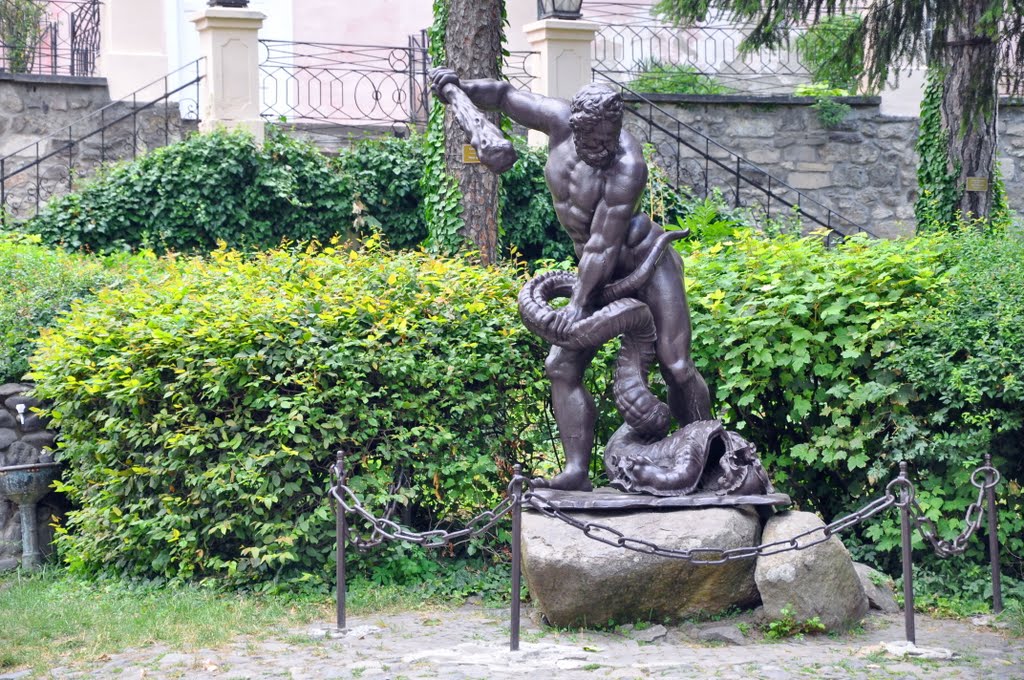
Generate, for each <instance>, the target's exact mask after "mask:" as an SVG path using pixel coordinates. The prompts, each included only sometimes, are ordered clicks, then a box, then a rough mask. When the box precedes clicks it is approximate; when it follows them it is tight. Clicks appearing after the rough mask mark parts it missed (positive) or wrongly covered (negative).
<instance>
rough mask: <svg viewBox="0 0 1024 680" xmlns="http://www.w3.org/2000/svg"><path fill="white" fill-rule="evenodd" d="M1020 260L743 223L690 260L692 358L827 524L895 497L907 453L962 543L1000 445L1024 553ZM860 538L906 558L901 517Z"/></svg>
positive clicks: (863, 551)
mask: <svg viewBox="0 0 1024 680" xmlns="http://www.w3.org/2000/svg"><path fill="white" fill-rule="evenodd" d="M1022 256H1024V241H1022V240H1021V239H1020V237H1019V236H1010V235H1001V236H998V237H997V236H986V235H984V234H978V233H974V232H971V233H967V234H963V235H960V236H957V237H952V236H946V235H936V236H931V237H927V238H923V237H922V238H917V239H914V240H910V241H866V240H862V239H859V238H854V239H849V240H848V241H847V242H846V243H845V244H844V245H842V246H841V247H838V248H836V249H834V250H831V251H829V250H825V249H824V246H823V245H822V244H821V241H820V239H818V238H809V239H794V238H791V237H779V238H776V239H773V240H761V239H759V238H757V237H756V236H752V235H750V234H749V233H745V232H743V231H737V232H735V234H734V237H733V238H732V239H731V240H728V241H720V242H718V243H716V244H713V245H711V246H709V247H705V248H703V249H698V250H695V251H694V252H693V253H692V254H691V255H690V257H688V259H687V276H688V287H689V297H690V305H691V312H692V317H693V326H694V359H695V362H696V363H697V365H698V367H699V368H700V370H701V371H702V373H703V374H704V376H705V378H706V379H707V381H708V383H709V384H710V385H711V386H712V390H713V397H714V399H715V401H716V404H717V410H718V415H719V416H720V417H722V418H723V419H724V420H726V422H727V423H729V425H730V426H731V427H733V428H735V429H737V430H738V431H739V432H741V433H742V434H744V435H745V436H746V437H748V438H749V439H751V440H752V441H753V442H755V443H756V444H757V446H758V448H759V450H760V452H761V454H762V456H763V459H764V461H765V463H766V466H767V468H768V469H769V471H770V473H771V474H772V475H773V477H774V479H775V480H776V482H777V484H778V486H779V487H780V489H781V490H782V491H784V492H787V493H790V494H791V495H792V496H793V497H794V499H795V500H796V501H797V502H798V503H799V504H800V505H801V506H803V507H805V508H809V509H813V510H817V511H820V512H821V514H822V515H823V516H824V517H825V518H826V519H827V520H831V519H833V518H835V517H838V516H840V515H843V514H846V513H847V512H849V511H851V510H853V509H855V508H857V507H860V506H861V505H863V504H864V503H865V502H867V501H868V500H871V499H873V498H875V497H877V496H879V495H881V494H882V491H883V486H884V484H885V482H887V481H888V480H889V479H891V478H892V477H894V476H895V474H896V466H897V463H898V462H899V461H900V460H908V461H910V462H911V464H912V468H911V470H912V472H911V474H912V475H913V478H914V479H915V481H916V484H917V489H918V499H919V500H920V502H921V504H922V506H923V507H924V508H925V510H926V513H927V514H928V515H929V517H932V518H933V519H935V520H937V521H938V522H939V530H940V532H941V533H942V535H943V536H944V537H946V538H949V537H951V536H953V535H955V534H956V533H958V532H959V531H960V529H961V528H962V523H963V513H964V511H965V509H966V507H967V505H968V504H969V503H970V502H972V501H973V500H974V499H975V498H976V495H977V490H976V489H975V488H974V487H973V486H971V485H970V484H969V480H968V477H969V473H970V470H972V469H973V468H974V467H976V466H977V464H978V463H979V461H980V459H981V456H982V455H983V454H984V453H986V452H990V453H992V454H993V455H994V458H995V463H996V465H997V466H998V467H999V468H1000V469H1001V470H1002V471H1003V474H1004V476H1005V478H1006V480H1007V481H1006V482H1005V483H1004V484H1003V485H1001V487H1000V489H999V494H1000V499H1001V500H1000V535H1001V537H1002V540H1003V541H1004V543H1003V545H1004V546H1006V547H1007V548H1008V549H1009V550H1011V551H1013V552H1014V553H1015V554H1018V555H1019V554H1021V552H1022V550H1024V540H1022V538H1021V536H1022V530H1024V521H1022V519H1021V510H1022V507H1024V496H1022V493H1021V489H1020V482H1021V480H1022V478H1024V469H1022V466H1021V460H1022V456H1021V448H1020V442H1021V441H1022V439H1024V425H1022V418H1024V399H1022V398H1021V396H1022V395H1021V389H1022V388H1021V385H1020V380H1021V377H1022V376H1024V371H1022V368H1024V367H1022V365H1021V359H1020V357H1022V356H1024V333H1022V332H1021V330H1020V329H1021V324H1020V318H1022V306H1024V292H1022V290H1021V286H1022V285H1024V284H1022V282H1024V264H1022V263H1024V257H1022ZM848 540H849V541H850V544H851V545H853V546H854V547H855V552H857V554H858V556H859V557H861V558H863V559H869V560H870V561H873V562H875V563H877V564H879V565H880V566H883V567H886V568H888V569H889V570H890V571H892V570H893V568H894V567H895V566H896V565H897V564H898V554H897V553H898V550H896V548H897V546H898V541H899V524H898V518H897V516H896V514H895V513H890V514H888V515H884V516H881V517H879V518H875V519H874V520H872V521H871V522H869V523H868V524H867V525H865V526H862V527H861V528H859V529H858V530H856V531H855V532H854V533H853V534H851V535H850V538H849V539H848ZM972 546H973V547H972V556H973V559H976V560H980V559H981V557H982V554H983V549H982V544H981V541H977V542H975V543H973V544H972ZM1019 567H1020V565H1018V566H1017V567H1016V568H1018V569H1019Z"/></svg>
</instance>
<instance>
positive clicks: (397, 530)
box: [330, 475, 524, 550]
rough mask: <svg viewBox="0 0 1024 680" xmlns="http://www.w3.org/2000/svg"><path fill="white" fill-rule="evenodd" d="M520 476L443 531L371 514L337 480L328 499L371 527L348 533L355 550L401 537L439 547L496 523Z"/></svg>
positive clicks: (512, 501)
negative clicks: (498, 496) (496, 498)
mask: <svg viewBox="0 0 1024 680" xmlns="http://www.w3.org/2000/svg"><path fill="white" fill-rule="evenodd" d="M523 481H524V478H523V477H521V476H519V475H516V476H515V477H513V478H512V482H511V483H509V487H508V495H507V496H506V497H505V498H504V499H503V500H502V501H501V502H500V503H498V505H496V506H494V507H493V508H491V509H490V510H485V511H484V512H482V513H480V514H479V515H477V516H476V517H474V518H473V519H471V520H469V521H468V522H466V524H465V526H463V528H462V529H458V530H456V531H444V530H442V529H433V530H431V531H420V532H416V531H409V530H407V529H405V528H404V527H402V526H401V525H400V524H398V523H397V522H393V521H392V520H391V519H390V517H388V516H385V517H375V516H374V515H373V514H372V513H371V512H370V511H369V510H367V509H366V508H364V507H363V505H362V503H360V502H359V499H358V498H357V497H356V495H355V493H353V491H352V489H350V488H348V487H347V486H345V484H343V483H342V482H341V481H339V482H338V483H337V485H336V486H334V487H332V488H331V492H330V493H331V500H332V501H333V502H336V503H338V504H339V505H340V506H341V508H342V510H343V511H344V512H346V513H351V514H354V515H358V516H359V517H361V518H362V519H363V520H365V521H366V522H367V523H368V524H369V525H370V526H371V527H372V529H371V531H370V535H369V537H368V538H363V537H360V536H354V535H352V534H351V533H350V534H349V541H350V542H351V543H352V544H353V545H354V546H355V547H356V548H358V549H359V550H366V549H368V548H372V547H373V546H376V545H380V544H381V543H383V542H384V541H389V540H390V541H405V542H407V543H416V544H417V545H421V546H423V547H425V548H442V547H444V546H447V545H452V544H455V543H459V542H462V541H468V540H470V539H472V538H476V537H477V536H481V535H483V534H484V533H485V532H487V531H488V530H490V529H491V527H493V526H494V525H495V524H497V523H498V522H499V521H500V520H501V519H502V518H503V517H505V516H506V515H508V514H509V513H510V512H511V511H512V510H513V509H514V508H515V506H516V504H517V503H518V502H519V492H518V491H517V485H519V487H518V488H522V487H521V484H522V483H523Z"/></svg>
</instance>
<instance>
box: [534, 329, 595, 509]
mask: <svg viewBox="0 0 1024 680" xmlns="http://www.w3.org/2000/svg"><path fill="white" fill-rule="evenodd" d="M595 353H596V350H589V349H588V350H581V351H575V350H568V349H564V348H562V347H558V346H555V347H552V348H551V352H549V353H548V358H547V361H546V362H545V363H544V368H545V369H546V370H547V374H548V378H549V379H550V380H551V404H552V408H553V409H554V411H555V422H556V423H557V424H558V435H559V437H560V438H561V440H562V448H563V449H564V450H565V469H564V470H563V471H562V473H561V474H558V475H555V476H554V477H552V478H551V479H549V480H541V481H539V482H538V483H537V485H538V486H548V487H551V488H552V489H564V490H568V491H590V490H591V489H592V488H593V485H591V483H590V474H589V473H590V453H591V450H592V449H593V447H594V423H595V421H596V419H597V409H596V407H595V406H594V399H593V397H591V396H590V393H589V392H587V390H586V389H585V388H584V387H583V373H584V372H585V371H586V369H587V366H588V365H589V364H590V362H591V361H592V360H593V358H594V354H595Z"/></svg>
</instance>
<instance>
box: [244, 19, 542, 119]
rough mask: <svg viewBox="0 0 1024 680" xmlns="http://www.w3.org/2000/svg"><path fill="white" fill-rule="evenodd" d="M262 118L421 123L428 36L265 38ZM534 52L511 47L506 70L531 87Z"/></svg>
mask: <svg viewBox="0 0 1024 680" xmlns="http://www.w3.org/2000/svg"><path fill="white" fill-rule="evenodd" d="M260 46H261V55H260V73H261V78H262V90H263V117H264V118H267V119H270V120H274V119H279V118H282V117H283V118H286V119H287V120H288V121H289V122H295V123H319V124H338V125H343V126H346V127H354V128H360V127H361V128H383V129H388V128H391V129H396V131H397V128H396V126H400V127H418V126H422V125H424V124H425V123H426V121H427V116H428V115H429V113H430V84H429V82H428V80H427V71H428V70H429V68H430V64H429V58H428V56H427V47H426V37H425V36H424V35H422V34H420V35H413V36H410V37H409V43H408V45H405V46H386V45H348V44H336V43H303V42H290V41H284V40H261V41H260ZM533 54H534V53H532V52H513V53H511V54H510V55H508V56H507V57H506V59H505V75H506V77H507V78H508V79H509V81H510V82H512V84H513V85H514V86H515V87H517V88H528V87H529V84H530V81H531V80H532V79H533V76H532V75H530V58H531V56H532V55H533Z"/></svg>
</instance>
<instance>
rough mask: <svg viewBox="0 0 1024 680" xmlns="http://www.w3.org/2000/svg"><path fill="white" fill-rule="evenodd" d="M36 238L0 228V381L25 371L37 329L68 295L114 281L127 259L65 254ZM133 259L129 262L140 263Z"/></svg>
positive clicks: (60, 307) (87, 292) (61, 308)
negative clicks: (0, 278) (0, 283)
mask: <svg viewBox="0 0 1024 680" xmlns="http://www.w3.org/2000/svg"><path fill="white" fill-rule="evenodd" d="M38 241H39V239H38V238H32V237H28V236H22V235H19V234H12V233H6V234H5V233H0V272H2V276H3V278H4V282H5V284H4V285H5V289H4V290H5V292H4V295H3V296H2V297H0V383H3V382H11V381H18V380H20V379H21V378H22V376H23V375H24V374H25V372H26V371H27V370H28V357H29V355H30V354H31V353H32V349H33V347H34V346H35V341H36V338H37V336H38V335H39V331H40V329H42V328H45V327H46V326H48V325H49V324H51V323H52V322H53V320H54V318H55V317H56V316H57V315H58V314H59V313H60V312H62V311H64V310H66V309H67V308H68V307H69V306H70V305H71V302H72V300H75V299H78V298H81V297H87V296H90V295H91V294H92V293H93V291H94V290H96V289H98V288H102V287H104V286H109V285H114V284H115V283H116V282H117V281H118V280H120V278H122V274H121V271H122V270H123V269H124V267H125V266H127V265H128V263H126V262H123V261H121V260H114V259H110V258H108V259H100V258H93V257H88V256H85V255H74V254H67V253H65V252H63V251H59V250H58V251H54V250H51V249H49V248H45V247H43V246H40V245H39V243H38ZM143 261H144V260H143V258H134V261H133V262H132V263H131V266H138V265H141V264H142V262H143Z"/></svg>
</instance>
